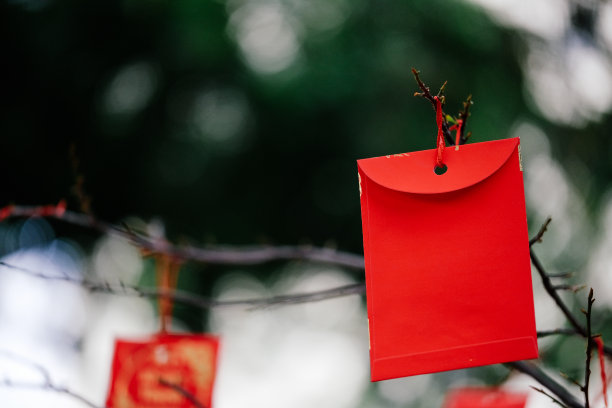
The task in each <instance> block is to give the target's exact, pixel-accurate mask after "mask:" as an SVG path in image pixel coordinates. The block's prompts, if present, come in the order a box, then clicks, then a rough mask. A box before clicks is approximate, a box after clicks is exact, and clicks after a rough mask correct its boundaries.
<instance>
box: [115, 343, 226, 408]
mask: <svg viewBox="0 0 612 408" xmlns="http://www.w3.org/2000/svg"><path fill="white" fill-rule="evenodd" d="M218 345H219V342H218V339H217V338H216V337H213V336H207V335H178V334H167V333H162V334H159V335H156V336H153V337H151V338H149V339H146V340H144V341H139V342H136V341H124V340H117V341H116V343H115V356H114V358H113V366H112V378H111V387H110V391H109V394H108V399H107V402H106V406H107V407H109V408H136V407H138V408H191V407H193V406H194V403H193V401H191V400H190V398H191V399H194V398H195V399H196V400H197V401H198V402H199V403H200V404H201V405H203V406H204V407H207V408H210V406H211V400H212V388H213V382H214V379H215V371H216V360H217V350H218ZM186 393H188V396H186Z"/></svg>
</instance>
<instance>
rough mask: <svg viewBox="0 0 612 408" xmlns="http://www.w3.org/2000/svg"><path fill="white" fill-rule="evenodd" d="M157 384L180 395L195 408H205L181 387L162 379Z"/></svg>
mask: <svg viewBox="0 0 612 408" xmlns="http://www.w3.org/2000/svg"><path fill="white" fill-rule="evenodd" d="M159 383H160V384H161V385H163V386H164V387H168V388H172V389H173V390H174V391H176V392H178V393H179V394H181V395H182V396H183V397H185V398H186V399H188V400H189V402H191V403H192V404H193V406H194V407H196V408H207V407H206V405H204V404H202V403H201V402H200V401H198V399H197V398H196V396H195V395H193V394H192V393H190V392H189V391H187V390H186V389H185V388H183V387H181V386H180V385H178V384H174V383H171V382H170V381H166V380H164V379H163V378H160V379H159Z"/></svg>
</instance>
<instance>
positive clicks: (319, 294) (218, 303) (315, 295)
mask: <svg viewBox="0 0 612 408" xmlns="http://www.w3.org/2000/svg"><path fill="white" fill-rule="evenodd" d="M0 266H3V267H5V268H9V269H12V270H14V271H17V272H21V273H24V274H27V275H29V276H32V277H35V278H40V279H45V280H49V281H59V282H66V283H70V284H74V285H78V286H81V287H82V288H83V289H85V290H87V291H89V292H91V293H105V294H113V295H120V296H134V297H141V298H164V297H166V298H170V299H172V300H174V301H175V302H178V303H182V304H185V305H189V306H193V307H196V308H199V309H211V308H217V307H227V306H248V307H252V308H265V307H271V306H280V305H292V304H300V303H308V302H318V301H322V300H328V299H333V298H337V297H342V296H349V295H355V294H363V293H365V285H364V284H363V283H353V284H350V285H344V286H338V287H335V288H330V289H325V290H321V291H315V292H308V293H298V294H292V295H279V296H272V297H267V298H255V299H240V300H226V301H224V300H216V299H212V298H207V297H203V296H200V295H196V294H193V293H190V292H185V291H182V290H163V289H160V288H153V287H138V286H132V285H125V284H123V283H121V284H118V285H113V284H110V283H108V282H93V281H89V280H85V279H78V278H73V277H70V276H68V275H46V274H44V273H42V272H39V271H33V270H31V269H27V268H22V267H20V266H16V265H12V264H9V263H6V262H4V261H0Z"/></svg>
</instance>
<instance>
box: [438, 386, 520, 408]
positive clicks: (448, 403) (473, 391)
mask: <svg viewBox="0 0 612 408" xmlns="http://www.w3.org/2000/svg"><path fill="white" fill-rule="evenodd" d="M527 396H528V395H527V393H519V392H509V391H503V390H499V389H495V388H460V389H456V390H453V391H451V392H449V393H448V395H447V396H446V399H445V400H444V405H443V408H524V407H525V404H527Z"/></svg>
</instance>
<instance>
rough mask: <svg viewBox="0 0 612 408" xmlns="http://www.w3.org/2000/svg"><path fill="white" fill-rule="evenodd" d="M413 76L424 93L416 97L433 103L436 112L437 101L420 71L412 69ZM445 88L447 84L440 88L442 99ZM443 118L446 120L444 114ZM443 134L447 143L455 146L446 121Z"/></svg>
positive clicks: (417, 94) (443, 121)
mask: <svg viewBox="0 0 612 408" xmlns="http://www.w3.org/2000/svg"><path fill="white" fill-rule="evenodd" d="M412 75H414V79H416V82H417V84H418V85H419V88H420V89H421V91H422V92H416V93H415V94H414V95H415V96H422V97H423V98H425V99H427V100H428V101H429V102H431V104H432V106H433V108H434V110H436V100H435V99H434V97H433V95H432V94H431V92H430V91H429V87H428V86H427V85H425V83H424V82H423V81H422V80H421V77H420V76H419V71H417V70H416V69H414V68H412ZM445 86H446V82H444V84H443V85H442V87H440V91H439V92H438V95H437V96H438V97H440V98H441V99H442V98H443V96H442V95H441V92H443V91H444V87H445ZM442 117H443V118H444V114H442ZM442 132H443V133H444V138H445V139H446V141H447V142H448V143H449V144H450V145H454V144H455V140H454V139H453V136H452V135H451V132H450V129H449V128H448V123H446V119H442Z"/></svg>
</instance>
